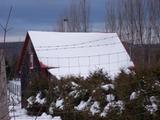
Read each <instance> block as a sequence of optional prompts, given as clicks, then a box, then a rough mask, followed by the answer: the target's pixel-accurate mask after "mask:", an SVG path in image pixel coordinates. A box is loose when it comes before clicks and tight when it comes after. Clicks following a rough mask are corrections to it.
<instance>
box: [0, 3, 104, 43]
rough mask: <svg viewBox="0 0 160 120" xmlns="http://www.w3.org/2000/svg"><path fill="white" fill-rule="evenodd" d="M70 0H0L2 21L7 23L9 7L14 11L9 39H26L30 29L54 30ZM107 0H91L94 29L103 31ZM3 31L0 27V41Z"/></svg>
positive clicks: (0, 17) (0, 20)
mask: <svg viewBox="0 0 160 120" xmlns="http://www.w3.org/2000/svg"><path fill="white" fill-rule="evenodd" d="M69 1H70V0H0V23H1V24H5V21H6V18H7V15H8V12H9V8H10V6H11V5H12V6H13V11H12V16H11V20H10V24H9V25H10V27H11V28H12V30H11V31H9V32H8V39H7V41H19V40H24V37H25V34H26V31H28V30H49V31H51V30H54V29H55V25H56V23H57V19H58V17H59V16H60V15H62V14H63V13H64V11H65V10H66V9H67V7H68V4H69ZM104 15H105V0H91V26H92V29H93V30H94V31H103V29H104ZM2 35H3V31H2V29H0V41H2Z"/></svg>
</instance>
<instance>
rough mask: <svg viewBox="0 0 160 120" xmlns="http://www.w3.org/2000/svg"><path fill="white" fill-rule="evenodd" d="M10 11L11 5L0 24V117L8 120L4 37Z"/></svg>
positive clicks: (7, 29)
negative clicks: (0, 45)
mask: <svg viewBox="0 0 160 120" xmlns="http://www.w3.org/2000/svg"><path fill="white" fill-rule="evenodd" d="M11 12H12V7H11V8H10V11H9V14H8V18H7V21H6V24H5V25H4V26H3V25H2V24H0V26H1V28H2V29H3V31H4V35H3V45H4V47H3V50H2V51H0V119H2V120H9V110H8V99H7V79H6V70H5V69H6V68H5V56H6V37H7V32H8V31H9V30H10V29H9V28H8V24H9V20H10V17H11Z"/></svg>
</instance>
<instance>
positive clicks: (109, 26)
mask: <svg viewBox="0 0 160 120" xmlns="http://www.w3.org/2000/svg"><path fill="white" fill-rule="evenodd" d="M116 19H117V18H116V8H115V0H113V1H111V0H109V1H106V17H105V30H106V32H115V31H116Z"/></svg>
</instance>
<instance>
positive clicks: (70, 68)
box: [28, 31, 133, 77]
mask: <svg viewBox="0 0 160 120" xmlns="http://www.w3.org/2000/svg"><path fill="white" fill-rule="evenodd" d="M28 34H29V36H30V39H31V42H32V44H33V46H34V48H35V51H36V54H37V56H38V59H39V61H41V62H42V63H43V64H45V65H47V66H49V67H54V69H49V72H50V73H51V74H53V75H56V76H57V77H61V76H66V75H82V76H87V75H88V74H89V72H93V71H95V70H97V69H101V68H102V69H103V70H104V71H106V72H108V74H109V75H111V76H115V75H116V74H117V73H118V72H119V71H120V69H121V68H124V69H125V68H128V67H130V66H133V62H132V61H130V57H129V55H128V53H127V52H126V50H125V48H124V46H123V45H122V43H121V41H120V39H119V38H118V36H117V34H116V33H71V32H42V31H41V32H40V31H29V32H28Z"/></svg>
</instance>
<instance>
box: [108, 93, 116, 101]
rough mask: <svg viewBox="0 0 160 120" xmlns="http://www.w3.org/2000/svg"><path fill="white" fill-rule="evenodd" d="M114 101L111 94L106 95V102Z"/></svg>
mask: <svg viewBox="0 0 160 120" xmlns="http://www.w3.org/2000/svg"><path fill="white" fill-rule="evenodd" d="M114 100H115V96H114V95H113V94H108V95H106V101H107V102H112V101H114Z"/></svg>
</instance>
